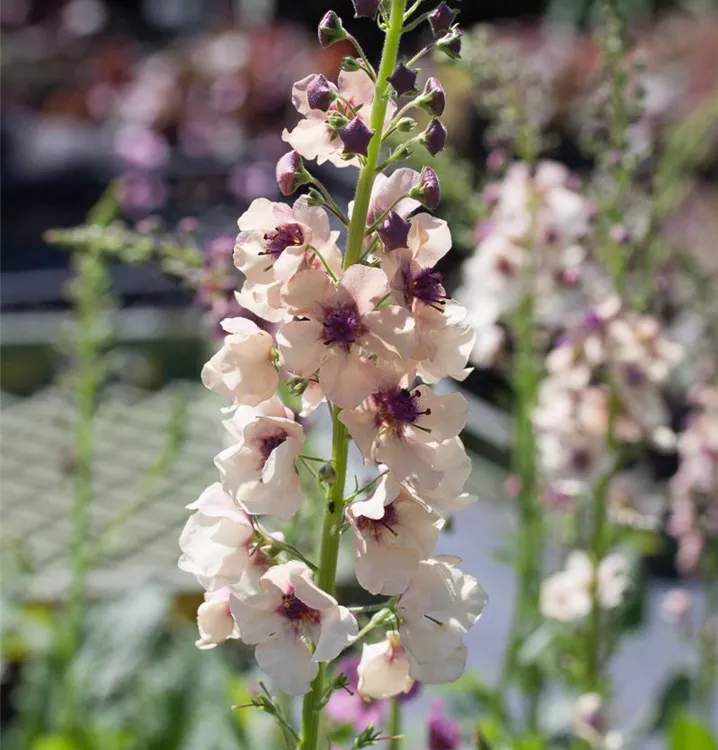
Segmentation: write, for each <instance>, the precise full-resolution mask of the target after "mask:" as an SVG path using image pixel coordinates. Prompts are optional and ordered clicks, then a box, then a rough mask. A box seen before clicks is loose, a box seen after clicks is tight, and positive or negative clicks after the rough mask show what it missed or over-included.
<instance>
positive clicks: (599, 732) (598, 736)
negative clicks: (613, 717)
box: [573, 693, 624, 750]
mask: <svg viewBox="0 0 718 750" xmlns="http://www.w3.org/2000/svg"><path fill="white" fill-rule="evenodd" d="M607 724H608V721H607V718H606V710H605V706H604V699H603V696H601V695H600V694H599V693H584V694H583V695H581V696H579V697H578V698H577V699H576V702H575V704H574V709H573V733H574V734H575V735H576V736H577V737H580V738H581V739H583V740H585V741H586V742H587V743H588V744H589V745H590V747H592V748H596V750H621V748H622V747H623V746H624V742H623V736H622V735H621V734H620V733H619V732H616V731H615V730H609V729H608V728H607Z"/></svg>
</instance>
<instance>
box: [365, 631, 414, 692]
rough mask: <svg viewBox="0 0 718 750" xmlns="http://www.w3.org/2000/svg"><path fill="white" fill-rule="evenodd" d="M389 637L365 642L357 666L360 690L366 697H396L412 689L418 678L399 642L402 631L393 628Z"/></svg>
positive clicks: (388, 634)
mask: <svg viewBox="0 0 718 750" xmlns="http://www.w3.org/2000/svg"><path fill="white" fill-rule="evenodd" d="M387 636H388V639H390V640H388V639H385V640H383V641H381V642H379V643H372V644H367V643H365V644H364V645H363V646H362V654H361V661H360V662H359V666H358V667H357V673H358V675H359V685H358V688H357V690H358V691H359V694H360V695H362V696H364V697H365V698H371V699H374V700H382V699H385V698H392V697H393V696H395V695H399V694H400V693H406V692H408V691H409V690H410V689H411V686H412V685H413V684H414V680H413V679H412V678H411V677H409V662H408V660H407V657H406V653H405V650H404V648H403V647H402V646H401V645H396V646H395V645H394V643H398V642H399V633H397V632H396V631H390V632H389V633H387Z"/></svg>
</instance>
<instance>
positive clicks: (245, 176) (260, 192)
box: [227, 161, 277, 203]
mask: <svg viewBox="0 0 718 750" xmlns="http://www.w3.org/2000/svg"><path fill="white" fill-rule="evenodd" d="M274 166H275V165H274V164H273V163H272V162H269V161H257V162H254V164H241V165H239V166H236V167H234V168H233V169H232V170H231V171H230V173H229V175H228V176H227V188H228V190H229V191H230V193H232V195H234V196H235V197H236V198H237V199H238V200H239V201H246V202H247V203H249V202H250V201H253V200H254V199H255V198H260V197H265V196H269V197H274V196H276V194H277V181H276V178H275V174H274Z"/></svg>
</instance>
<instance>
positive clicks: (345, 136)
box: [338, 117, 374, 156]
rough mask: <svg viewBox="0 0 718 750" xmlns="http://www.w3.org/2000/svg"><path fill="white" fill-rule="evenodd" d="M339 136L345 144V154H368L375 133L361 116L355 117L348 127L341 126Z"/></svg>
mask: <svg viewBox="0 0 718 750" xmlns="http://www.w3.org/2000/svg"><path fill="white" fill-rule="evenodd" d="M338 132H339V137H340V138H341V139H342V143H343V144H344V153H345V154H361V156H366V150H367V148H368V147H369V141H371V137H372V136H373V135H374V133H372V131H371V130H369V128H368V127H367V126H366V125H365V124H364V122H363V121H362V120H361V118H359V117H355V118H354V119H353V120H352V121H351V122H350V123H349V124H348V125H347V126H346V127H344V128H339V131H338Z"/></svg>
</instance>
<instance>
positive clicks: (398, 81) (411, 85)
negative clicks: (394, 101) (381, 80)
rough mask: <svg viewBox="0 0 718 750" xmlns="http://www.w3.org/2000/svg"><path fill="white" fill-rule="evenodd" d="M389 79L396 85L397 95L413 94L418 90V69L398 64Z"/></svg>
mask: <svg viewBox="0 0 718 750" xmlns="http://www.w3.org/2000/svg"><path fill="white" fill-rule="evenodd" d="M387 80H388V81H389V83H390V84H391V85H392V86H393V87H394V91H396V94H397V96H404V95H405V94H412V93H414V92H415V91H416V71H415V70H412V69H411V68H407V67H406V65H402V64H399V65H397V66H396V68H395V69H394V72H393V73H392V74H391V75H390V76H389V78H387Z"/></svg>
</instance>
